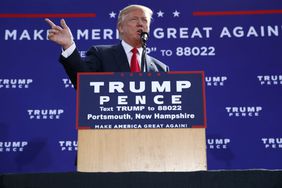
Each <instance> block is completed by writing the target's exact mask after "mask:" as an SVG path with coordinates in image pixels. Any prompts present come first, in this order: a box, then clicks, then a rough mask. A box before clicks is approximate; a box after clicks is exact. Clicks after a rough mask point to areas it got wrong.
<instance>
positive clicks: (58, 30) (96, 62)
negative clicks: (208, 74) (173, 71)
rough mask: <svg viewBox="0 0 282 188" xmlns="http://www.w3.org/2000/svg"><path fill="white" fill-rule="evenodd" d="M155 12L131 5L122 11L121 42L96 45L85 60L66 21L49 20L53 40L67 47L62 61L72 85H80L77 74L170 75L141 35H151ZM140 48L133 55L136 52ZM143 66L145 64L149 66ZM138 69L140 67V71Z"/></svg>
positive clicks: (120, 21)
mask: <svg viewBox="0 0 282 188" xmlns="http://www.w3.org/2000/svg"><path fill="white" fill-rule="evenodd" d="M152 14H153V12H152V10H151V9H149V8H148V7H145V6H142V5H130V6H127V7H125V8H124V9H122V10H121V11H120V13H119V16H118V23H117V28H118V31H119V36H120V39H121V42H120V43H119V44H116V45H104V46H102V45H100V46H92V47H91V48H90V49H89V51H88V52H87V53H86V58H85V59H84V60H82V59H81V58H80V55H79V53H78V50H77V48H76V45H75V43H74V41H73V39H72V34H71V32H70V29H69V27H68V26H67V24H66V22H65V20H64V19H62V20H61V22H60V24H61V26H58V25H56V24H54V23H53V22H52V21H51V20H49V19H45V20H46V22H47V23H48V24H49V25H50V27H51V29H50V31H49V35H48V38H49V40H51V41H53V42H55V43H57V44H59V45H61V47H62V48H63V52H62V55H61V57H60V62H61V63H62V64H63V66H64V68H65V70H66V72H67V74H68V76H69V78H70V79H71V81H72V83H73V84H74V85H76V74H77V72H130V71H131V72H139V71H141V72H166V71H169V68H168V66H166V65H165V64H163V63H162V62H160V61H158V60H157V59H155V58H153V57H151V56H149V55H146V56H145V58H143V57H142V54H144V48H142V45H143V41H142V39H141V37H140V36H141V33H144V32H145V33H146V32H149V29H150V23H151V17H152ZM134 48H135V49H137V50H136V51H137V52H135V54H136V55H133V54H134V53H133V51H132V50H133V49H134ZM132 56H136V57H137V61H138V63H137V65H134V68H133V66H132V65H131V61H132V60H131V58H132ZM142 63H145V65H144V64H143V65H142ZM136 66H137V68H136Z"/></svg>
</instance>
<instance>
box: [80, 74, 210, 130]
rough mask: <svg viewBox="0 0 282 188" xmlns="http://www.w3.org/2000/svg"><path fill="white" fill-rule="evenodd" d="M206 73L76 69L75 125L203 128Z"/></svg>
mask: <svg viewBox="0 0 282 188" xmlns="http://www.w3.org/2000/svg"><path fill="white" fill-rule="evenodd" d="M204 86H205V84H204V73H203V72H202V71H193V72H169V73H79V74H78V87H77V122H76V123H77V128H78V129H141V128H143V129H146V128H150V129H155V128H195V127H200V128H205V127H206V107H205V105H206V104H205V88H204Z"/></svg>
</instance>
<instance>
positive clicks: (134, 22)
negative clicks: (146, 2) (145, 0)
mask: <svg viewBox="0 0 282 188" xmlns="http://www.w3.org/2000/svg"><path fill="white" fill-rule="evenodd" d="M149 24H150V20H149V18H148V16H146V15H145V13H144V12H143V10H141V9H134V10H131V11H130V12H129V13H128V14H126V15H125V16H124V18H123V20H122V22H121V24H120V25H119V31H120V33H121V34H122V36H123V40H124V41H125V42H127V43H128V44H130V45H131V46H134V47H140V46H141V40H140V34H141V32H142V31H144V32H149Z"/></svg>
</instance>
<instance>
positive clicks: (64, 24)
mask: <svg viewBox="0 0 282 188" xmlns="http://www.w3.org/2000/svg"><path fill="white" fill-rule="evenodd" d="M60 22H61V26H62V27H63V29H66V28H68V26H67V23H66V21H65V20H64V19H61V21H60Z"/></svg>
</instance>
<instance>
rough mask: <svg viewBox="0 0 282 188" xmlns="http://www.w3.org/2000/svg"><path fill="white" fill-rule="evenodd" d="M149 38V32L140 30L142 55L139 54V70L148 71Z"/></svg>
mask: <svg viewBox="0 0 282 188" xmlns="http://www.w3.org/2000/svg"><path fill="white" fill-rule="evenodd" d="M148 38H149V34H148V33H147V32H142V33H141V42H142V48H143V51H142V56H141V70H142V72H148V65H147V60H146V56H147V44H146V42H147V40H148Z"/></svg>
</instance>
